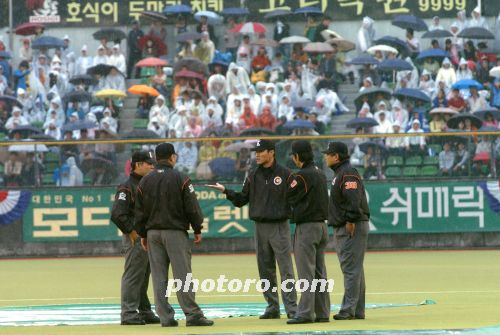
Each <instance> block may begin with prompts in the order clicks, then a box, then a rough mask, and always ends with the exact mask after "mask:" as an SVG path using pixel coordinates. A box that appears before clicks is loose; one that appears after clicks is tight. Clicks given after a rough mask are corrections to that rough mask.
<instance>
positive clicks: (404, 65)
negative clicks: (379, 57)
mask: <svg viewBox="0 0 500 335" xmlns="http://www.w3.org/2000/svg"><path fill="white" fill-rule="evenodd" d="M378 68H379V69H380V70H382V71H411V70H413V65H411V64H410V63H408V62H407V61H405V60H402V59H399V58H394V59H386V60H384V61H382V62H380V64H379V65H378Z"/></svg>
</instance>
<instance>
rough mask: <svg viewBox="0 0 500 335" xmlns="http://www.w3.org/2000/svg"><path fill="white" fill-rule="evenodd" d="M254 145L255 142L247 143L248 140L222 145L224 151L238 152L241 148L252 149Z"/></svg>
mask: <svg viewBox="0 0 500 335" xmlns="http://www.w3.org/2000/svg"><path fill="white" fill-rule="evenodd" d="M254 147H255V144H252V143H248V142H246V141H245V142H236V143H231V144H229V145H228V146H227V147H224V151H227V152H240V151H241V149H252V148H254Z"/></svg>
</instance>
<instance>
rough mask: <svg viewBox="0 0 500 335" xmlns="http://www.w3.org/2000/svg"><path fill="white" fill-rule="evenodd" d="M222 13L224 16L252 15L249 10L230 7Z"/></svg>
mask: <svg viewBox="0 0 500 335" xmlns="http://www.w3.org/2000/svg"><path fill="white" fill-rule="evenodd" d="M220 13H221V15H224V16H240V15H248V14H250V11H249V10H248V8H239V7H229V8H224V9H223V10H222V12H220Z"/></svg>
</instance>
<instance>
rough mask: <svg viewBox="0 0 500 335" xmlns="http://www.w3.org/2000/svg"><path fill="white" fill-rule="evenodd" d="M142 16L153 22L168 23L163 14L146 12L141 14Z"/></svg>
mask: <svg viewBox="0 0 500 335" xmlns="http://www.w3.org/2000/svg"><path fill="white" fill-rule="evenodd" d="M141 16H142V17H144V18H147V19H150V20H153V21H160V22H162V23H168V19H167V17H166V16H165V15H163V14H162V13H158V12H152V11H144V12H142V13H141Z"/></svg>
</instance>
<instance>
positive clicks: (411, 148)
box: [405, 119, 425, 156]
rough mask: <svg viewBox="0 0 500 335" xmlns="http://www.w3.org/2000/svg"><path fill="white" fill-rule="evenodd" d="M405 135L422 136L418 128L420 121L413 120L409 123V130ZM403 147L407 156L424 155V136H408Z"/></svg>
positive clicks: (421, 131)
mask: <svg viewBox="0 0 500 335" xmlns="http://www.w3.org/2000/svg"><path fill="white" fill-rule="evenodd" d="M406 133H407V134H423V133H424V131H423V130H422V129H421V128H420V121H419V120H416V119H414V120H413V121H412V123H411V129H410V130H408V131H407V132H406ZM405 147H406V152H407V155H408V156H411V155H413V154H418V155H425V136H408V137H406V138H405Z"/></svg>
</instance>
